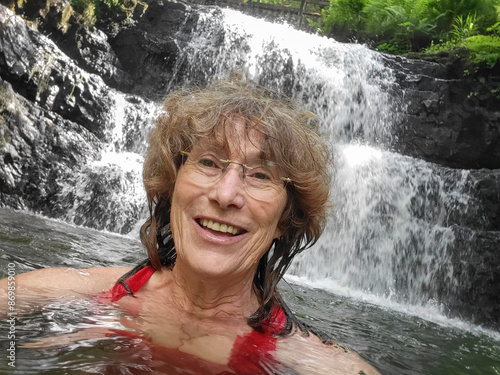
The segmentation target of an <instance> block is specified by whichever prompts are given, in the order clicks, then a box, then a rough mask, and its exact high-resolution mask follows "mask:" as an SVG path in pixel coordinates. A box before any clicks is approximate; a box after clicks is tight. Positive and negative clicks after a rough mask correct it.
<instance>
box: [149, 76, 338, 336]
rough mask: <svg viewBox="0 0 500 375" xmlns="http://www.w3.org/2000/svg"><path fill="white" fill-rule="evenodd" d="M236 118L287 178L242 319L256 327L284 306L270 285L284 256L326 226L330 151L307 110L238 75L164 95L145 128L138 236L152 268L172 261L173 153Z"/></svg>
mask: <svg viewBox="0 0 500 375" xmlns="http://www.w3.org/2000/svg"><path fill="white" fill-rule="evenodd" d="M235 118H238V119H241V120H243V121H244V122H245V125H246V128H247V130H249V129H250V128H252V129H256V130H257V131H259V132H260V133H261V134H262V135H263V139H264V142H263V145H262V152H263V153H264V154H265V156H266V158H267V159H269V160H272V161H274V162H276V163H277V164H278V165H280V167H281V168H282V171H283V173H284V175H285V176H286V177H289V178H290V179H291V180H292V182H291V183H288V184H287V198H288V199H287V204H286V207H285V210H284V212H283V215H282V217H281V219H280V221H279V224H278V226H279V229H280V230H281V232H282V236H281V237H280V238H279V239H277V240H275V241H274V242H273V245H272V246H271V248H270V249H269V250H268V252H267V253H266V254H265V255H264V256H263V257H262V259H261V260H260V263H259V267H258V270H257V273H256V275H255V277H254V287H255V288H256V289H257V291H258V294H259V295H260V297H261V306H260V308H259V309H258V310H257V311H256V312H255V314H253V315H252V316H251V317H250V318H249V324H250V325H251V326H252V327H253V328H256V329H259V328H260V326H261V324H262V321H263V319H265V318H266V317H267V316H269V314H270V311H271V308H272V307H273V305H274V304H276V303H279V304H280V305H283V301H282V300H281V298H280V297H279V294H278V292H277V290H276V285H277V284H278V282H279V281H280V280H281V278H282V277H283V275H284V274H285V272H286V270H287V269H288V267H289V265H290V263H291V261H292V260H293V258H294V257H295V255H297V254H298V253H300V252H301V251H303V250H304V249H306V248H308V247H310V246H311V245H312V244H314V243H315V242H316V241H317V240H318V238H319V236H320V235H321V233H322V231H323V228H324V226H325V222H326V217H327V211H328V208H329V190H330V162H331V154H330V151H329V149H328V147H327V145H326V144H325V142H324V141H323V139H322V138H321V137H320V136H319V135H318V129H317V118H316V116H315V115H314V114H312V113H311V112H307V111H301V110H300V109H299V107H298V105H297V103H295V102H294V101H292V100H290V99H288V98H285V97H283V96H280V95H278V94H277V93H275V92H272V91H270V90H267V89H264V88H262V87H257V86H255V85H253V84H252V83H250V82H245V81H242V80H226V81H218V82H215V83H213V84H210V85H208V86H207V87H205V88H196V89H192V90H187V89H184V90H178V91H176V92H174V93H172V94H171V95H169V97H168V98H167V99H166V100H165V102H164V104H163V112H162V114H161V115H160V116H159V117H158V120H157V123H156V127H155V128H154V129H153V130H152V132H151V133H150V138H149V142H150V146H149V149H148V152H147V155H146V159H145V162H144V171H143V177H144V186H145V189H146V193H147V198H148V203H149V211H150V217H149V218H148V220H147V221H146V222H145V223H144V225H143V226H142V228H141V241H142V243H143V245H144V246H145V247H146V249H147V251H148V257H149V261H148V263H149V264H150V265H151V266H152V267H154V268H155V269H159V268H160V267H161V266H162V265H163V266H173V265H174V264H175V258H176V253H175V245H174V244H173V239H172V236H171V232H170V208H171V199H172V194H173V191H174V185H175V181H176V176H177V171H178V169H179V168H180V166H181V164H182V158H181V156H180V152H181V151H186V150H190V149H191V148H192V147H193V145H194V144H195V143H196V142H197V141H199V140H201V139H211V138H212V139H214V137H215V136H216V133H217V131H218V129H220V127H221V126H222V127H223V129H224V131H231V124H232V123H233V120H234V119H235ZM292 319H293V318H292Z"/></svg>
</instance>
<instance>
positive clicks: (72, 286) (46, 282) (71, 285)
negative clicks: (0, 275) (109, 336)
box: [0, 267, 130, 317]
mask: <svg viewBox="0 0 500 375" xmlns="http://www.w3.org/2000/svg"><path fill="white" fill-rule="evenodd" d="M129 270H130V268H129V267H106V268H88V269H82V270H79V269H75V268H43V269H40V270H36V271H31V272H26V273H23V274H19V275H10V276H9V277H7V278H5V279H2V280H0V317H3V316H5V315H6V314H7V313H8V312H13V311H15V312H16V313H22V312H23V311H25V310H26V309H32V308H34V307H36V306H43V305H44V302H45V301H46V300H47V299H49V300H50V299H51V298H52V300H53V298H58V297H62V296H68V297H81V296H91V295H96V294H98V293H100V292H103V291H105V290H107V289H109V288H111V287H112V286H113V285H114V283H115V282H116V280H118V278H119V277H120V276H122V275H123V274H124V273H126V272H127V271H129Z"/></svg>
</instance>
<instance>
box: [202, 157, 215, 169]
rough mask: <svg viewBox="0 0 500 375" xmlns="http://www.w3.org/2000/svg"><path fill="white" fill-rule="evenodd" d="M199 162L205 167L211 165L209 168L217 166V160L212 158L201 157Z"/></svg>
mask: <svg viewBox="0 0 500 375" xmlns="http://www.w3.org/2000/svg"><path fill="white" fill-rule="evenodd" d="M199 163H200V164H201V165H202V166H204V167H209V168H214V167H215V162H214V161H213V160H210V159H200V160H199Z"/></svg>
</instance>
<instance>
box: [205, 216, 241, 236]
mask: <svg viewBox="0 0 500 375" xmlns="http://www.w3.org/2000/svg"><path fill="white" fill-rule="evenodd" d="M201 225H202V226H204V227H207V228H209V229H212V230H215V231H218V232H222V233H231V234H237V233H238V228H235V227H233V226H232V225H227V224H221V223H218V222H216V221H212V220H207V219H203V220H202V221H201Z"/></svg>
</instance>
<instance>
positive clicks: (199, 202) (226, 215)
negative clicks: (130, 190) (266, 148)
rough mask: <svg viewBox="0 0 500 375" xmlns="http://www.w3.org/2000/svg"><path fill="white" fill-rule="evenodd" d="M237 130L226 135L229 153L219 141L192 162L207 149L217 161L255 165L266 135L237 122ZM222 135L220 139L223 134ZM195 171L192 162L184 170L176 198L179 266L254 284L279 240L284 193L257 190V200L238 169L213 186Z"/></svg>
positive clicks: (173, 224) (174, 231)
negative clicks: (259, 268)
mask: <svg viewBox="0 0 500 375" xmlns="http://www.w3.org/2000/svg"><path fill="white" fill-rule="evenodd" d="M234 127H235V128H234V131H233V129H232V130H231V131H230V132H227V133H226V134H225V136H226V137H227V142H228V145H229V150H228V151H226V152H223V151H222V150H221V147H213V146H214V144H220V143H219V142H217V141H216V140H213V143H207V144H204V143H202V142H200V143H201V144H200V143H199V144H196V145H195V146H194V147H193V150H191V153H190V156H189V158H194V157H195V156H196V155H197V154H199V153H200V150H205V148H207V147H208V149H209V152H210V154H212V153H213V154H215V155H216V158H217V159H230V160H232V161H236V162H239V163H247V164H249V165H250V164H252V163H253V165H256V163H257V161H256V160H260V155H261V151H260V148H259V146H260V144H261V140H262V135H260V134H259V133H258V132H257V131H254V130H250V131H249V132H247V130H246V129H245V125H244V123H243V122H242V121H236V122H235V123H234ZM218 135H219V137H222V133H220V134H218ZM211 145H212V147H210V146H211ZM204 152H205V151H204ZM190 160H191V159H188V161H190ZM207 163H208V164H207ZM210 163H211V162H210V160H208V161H205V159H203V160H202V163H201V164H202V165H203V166H204V167H207V166H208V167H209V168H210V167H211V166H212V164H210ZM198 167H199V165H198ZM196 168H197V164H193V163H191V162H186V163H185V164H184V165H183V166H181V168H180V169H179V172H178V175H177V181H176V184H175V188H174V193H173V197H172V208H171V218H170V219H171V221H170V222H171V228H172V234H173V238H174V242H175V246H176V251H177V261H176V265H179V264H181V262H182V264H183V265H187V266H188V267H189V269H190V271H194V272H196V273H197V274H198V275H202V276H204V277H211V278H214V277H215V278H217V277H227V276H232V277H234V278H235V280H236V279H242V280H247V279H248V278H250V279H249V280H252V279H253V275H254V273H255V270H256V267H257V265H258V262H259V260H260V258H261V257H262V256H263V255H264V253H265V252H266V251H267V250H268V249H269V247H270V246H271V243H272V241H273V239H274V238H278V237H279V236H280V235H281V232H280V230H279V229H278V222H279V220H280V217H281V215H282V213H283V210H284V208H285V205H286V200H287V194H286V189H285V188H284V186H283V185H281V186H279V190H276V189H275V190H273V191H269V192H268V194H270V195H269V196H266V191H265V190H257V192H258V193H259V196H257V194H254V193H255V191H252V190H251V189H249V188H247V187H248V186H249V184H248V183H247V182H245V181H248V177H246V178H245V179H243V173H242V168H243V167H242V166H241V165H240V164H237V163H231V164H229V165H228V167H227V170H226V171H225V172H224V173H223V174H222V176H221V175H220V174H219V176H220V177H219V178H217V179H216V180H215V181H213V182H210V183H206V181H205V177H200V174H199V171H197V170H196ZM257 178H258V180H257V184H259V183H260V182H259V181H260V180H262V179H263V178H264V179H265V176H264V177H263V176H261V175H260V174H259V175H257ZM277 192H278V193H277ZM249 193H250V194H249ZM255 197H257V198H259V199H255Z"/></svg>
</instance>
